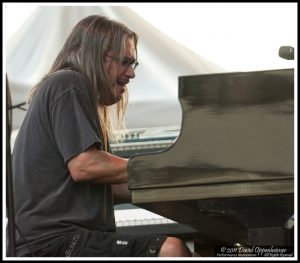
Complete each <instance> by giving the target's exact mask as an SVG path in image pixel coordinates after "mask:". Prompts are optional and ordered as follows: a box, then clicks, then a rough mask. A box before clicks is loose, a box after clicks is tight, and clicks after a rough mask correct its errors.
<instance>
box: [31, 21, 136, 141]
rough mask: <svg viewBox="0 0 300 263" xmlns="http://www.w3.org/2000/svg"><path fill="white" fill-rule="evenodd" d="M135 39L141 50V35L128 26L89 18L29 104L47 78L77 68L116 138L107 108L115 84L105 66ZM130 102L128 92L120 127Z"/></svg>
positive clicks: (118, 111) (106, 129)
mask: <svg viewBox="0 0 300 263" xmlns="http://www.w3.org/2000/svg"><path fill="white" fill-rule="evenodd" d="M127 38H132V39H133V40H134V44H135V49H136V50H137V42H138V36H137V34H136V33H135V32H133V31H132V30H130V29H129V28H128V27H127V26H125V25H124V24H122V23H119V22H117V21H113V20H110V19H108V18H107V17H104V16H99V15H92V16H88V17H86V18H84V19H82V20H81V21H79V23H77V25H76V26H75V27H74V29H73V30H72V32H71V34H70V35H69V37H68V38H67V40H66V42H65V44H64V46H63V48H62V49H61V51H60V52H59V54H58V55H57V57H56V59H55V61H54V63H53V65H52V67H51V69H50V71H49V72H48V74H46V75H45V76H44V77H43V79H42V80H41V81H40V82H39V83H38V84H37V85H36V86H34V87H33V88H32V89H31V91H30V93H29V95H28V99H27V101H28V103H30V101H31V100H32V98H33V96H34V95H35V93H36V91H37V90H38V89H39V87H40V86H41V83H42V81H43V80H44V79H46V78H48V77H49V76H50V75H51V74H53V73H54V72H56V71H58V70H61V69H68V68H70V69H73V70H76V71H78V72H80V73H82V74H83V75H84V76H85V77H86V78H87V80H88V82H89V84H90V87H91V89H92V92H93V94H94V95H95V98H96V101H97V107H98V115H99V118H100V122H101V126H102V129H103V130H104V132H105V133H107V135H108V136H109V138H113V128H114V124H113V119H112V116H111V115H112V111H111V107H110V106H108V105H105V101H107V100H108V99H109V98H110V97H112V96H114V94H113V90H112V83H111V80H110V79H109V76H108V74H107V72H106V70H105V67H104V63H103V62H104V57H105V55H106V54H107V53H108V52H109V51H113V53H114V54H116V55H117V56H119V57H120V58H121V57H122V56H123V54H124V50H125V40H126V39H127ZM127 102H128V91H127V89H126V91H125V92H124V93H123V94H122V98H121V99H120V100H119V102H118V103H117V105H116V109H115V112H116V119H117V124H118V126H119V127H118V128H122V127H124V114H125V111H126V107H127Z"/></svg>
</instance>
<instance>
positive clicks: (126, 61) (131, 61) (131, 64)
mask: <svg viewBox="0 0 300 263" xmlns="http://www.w3.org/2000/svg"><path fill="white" fill-rule="evenodd" d="M106 56H107V57H110V58H113V59H115V60H116V61H118V62H120V59H119V58H117V57H113V56H110V55H106ZM121 65H122V66H123V67H124V68H126V69H127V68H129V67H132V68H133V70H135V69H136V67H137V66H138V65H139V63H138V62H137V61H135V60H134V59H131V58H129V57H124V58H123V60H122V61H121Z"/></svg>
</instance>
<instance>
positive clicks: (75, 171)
mask: <svg viewBox="0 0 300 263" xmlns="http://www.w3.org/2000/svg"><path fill="white" fill-rule="evenodd" d="M137 42H138V37H137V35H136V33H134V32H133V31H131V30H130V29H128V28H127V27H126V26H125V25H123V24H121V23H118V22H115V21H112V20H109V19H108V18H105V17H102V16H97V15H94V16H89V17H86V18H84V19H83V20H81V21H80V22H79V23H78V24H77V25H76V26H75V28H74V29H73V31H72V32H71V34H70V35H69V37H68V38H67V40H66V42H65V44H64V46H63V48H62V50H61V51H60V53H59V54H58V56H57V58H56V60H55V62H54V64H53V66H52V67H51V69H50V71H49V72H48V74H47V75H46V76H45V77H44V78H43V79H42V80H41V81H40V82H39V83H38V84H37V85H36V86H35V87H34V88H33V89H32V90H31V92H30V94H29V97H28V102H29V109H28V112H27V115H26V117H25V119H24V121H23V124H22V127H21V129H20V131H19V133H18V136H17V139H16V141H15V145H14V151H13V160H12V165H13V166H12V167H13V183H14V200H15V221H16V228H17V230H18V231H16V233H17V235H16V250H17V256H39V257H58V256H61V257H70V256H71V257H113V256H116V257H147V256H161V257H164V256H165V257H166V256H169V257H173V256H174V257H175V256H178V257H189V256H191V252H190V251H189V249H188V248H187V247H186V246H185V244H184V242H182V241H181V240H180V239H177V238H175V237H166V236H162V235H153V236H128V235H121V234H117V233H116V232H115V230H116V226H115V219H114V210H113V207H114V204H116V203H119V202H130V193H129V191H128V184H127V181H128V175H127V163H128V160H127V159H124V158H120V157H118V156H115V155H112V154H111V153H110V148H109V142H108V141H109V138H110V137H111V136H112V122H111V118H110V114H109V110H110V106H111V105H114V104H116V106H117V107H116V108H117V116H118V117H119V121H120V123H122V119H123V116H124V111H125V108H126V102H127V100H126V99H127V96H126V95H127V84H128V83H129V81H130V80H131V79H133V78H134V77H135V68H136V66H137V65H138V63H137V50H136V48H137Z"/></svg>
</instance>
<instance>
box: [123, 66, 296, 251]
mask: <svg viewBox="0 0 300 263" xmlns="http://www.w3.org/2000/svg"><path fill="white" fill-rule="evenodd" d="M179 101H180V104H181V107H182V112H183V114H182V125H181V128H180V133H179V135H178V136H177V137H176V140H175V141H174V143H172V144H171V145H170V146H169V147H167V148H165V149H161V150H158V151H155V150H154V151H153V152H149V151H148V152H145V153H138V154H134V155H132V156H131V158H130V160H129V165H128V172H129V188H130V190H131V192H132V200H133V203H134V204H135V205H137V206H139V207H141V208H144V209H147V210H149V211H151V212H154V213H156V214H159V215H161V216H163V217H165V218H169V219H171V220H174V221H176V222H178V223H180V224H183V225H186V226H189V227H191V228H192V229H194V230H195V233H194V238H195V239H194V240H195V244H196V251H197V252H199V253H200V254H202V255H208V256H214V255H213V253H214V252H213V251H214V248H215V247H216V246H219V245H237V244H240V245H242V246H252V245H256V246H271V245H278V246H284V245H287V246H293V244H294V240H293V237H294V235H293V231H294V227H293V225H294V224H293V215H294V70H293V69H280V70H266V71H254V72H234V73H222V74H205V75H192V76H182V77H179Z"/></svg>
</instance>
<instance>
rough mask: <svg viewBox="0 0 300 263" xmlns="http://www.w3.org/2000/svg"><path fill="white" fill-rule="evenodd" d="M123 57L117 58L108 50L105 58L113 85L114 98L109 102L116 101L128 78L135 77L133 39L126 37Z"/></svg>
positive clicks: (122, 91)
mask: <svg viewBox="0 0 300 263" xmlns="http://www.w3.org/2000/svg"><path fill="white" fill-rule="evenodd" d="M125 45H126V47H125V54H124V58H123V59H121V60H119V59H118V58H116V56H115V55H114V54H113V53H112V52H110V53H108V55H106V58H105V67H106V69H107V72H108V75H109V77H110V80H111V81H112V83H113V85H114V87H113V92H114V95H115V96H114V98H113V101H112V102H111V104H114V103H116V102H118V101H119V100H120V99H121V97H122V94H123V93H124V91H125V86H126V85H127V84H128V83H129V80H130V79H132V78H134V77H135V73H134V67H135V62H136V61H135V60H136V50H135V46H134V40H133V39H132V38H127V40H126V43H125Z"/></svg>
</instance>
